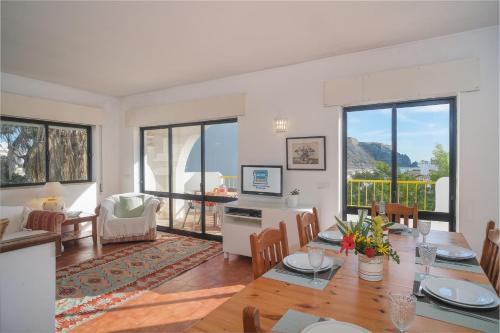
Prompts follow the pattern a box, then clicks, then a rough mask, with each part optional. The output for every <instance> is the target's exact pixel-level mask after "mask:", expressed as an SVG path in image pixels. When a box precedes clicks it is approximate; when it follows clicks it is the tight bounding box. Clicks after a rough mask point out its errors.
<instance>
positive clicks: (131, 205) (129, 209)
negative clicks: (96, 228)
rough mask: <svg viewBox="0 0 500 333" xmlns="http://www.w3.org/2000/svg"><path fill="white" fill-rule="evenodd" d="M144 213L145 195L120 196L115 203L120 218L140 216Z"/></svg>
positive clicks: (116, 212) (116, 213)
mask: <svg viewBox="0 0 500 333" xmlns="http://www.w3.org/2000/svg"><path fill="white" fill-rule="evenodd" d="M143 214H144V195H142V194H141V195H133V196H132V195H131V196H123V195H121V196H120V200H119V201H118V202H117V203H116V204H115V216H117V217H120V218H132V217H140V216H142V215H143Z"/></svg>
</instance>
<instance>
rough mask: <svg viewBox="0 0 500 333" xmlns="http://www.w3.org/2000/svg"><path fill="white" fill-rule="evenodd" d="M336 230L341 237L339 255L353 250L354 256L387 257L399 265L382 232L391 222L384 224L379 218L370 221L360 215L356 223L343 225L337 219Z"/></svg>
mask: <svg viewBox="0 0 500 333" xmlns="http://www.w3.org/2000/svg"><path fill="white" fill-rule="evenodd" d="M336 219H337V223H338V228H339V230H340V232H341V233H342V235H343V238H342V247H341V249H340V253H342V252H343V251H344V250H345V254H346V256H347V255H348V254H349V250H354V254H358V253H361V254H364V255H366V256H367V257H368V258H373V257H375V256H389V257H391V258H392V259H393V260H394V261H395V262H397V263H398V264H399V255H398V253H397V252H396V251H395V250H394V249H393V248H392V246H391V243H389V240H388V238H387V237H384V230H385V229H386V228H388V227H390V226H391V225H393V224H394V223H393V222H386V221H384V219H383V218H382V217H381V216H377V217H374V218H372V219H370V218H367V217H365V216H364V214H363V213H361V214H360V216H359V220H358V222H357V223H344V222H342V221H341V220H340V219H339V218H337V217H336Z"/></svg>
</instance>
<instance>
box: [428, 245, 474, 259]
mask: <svg viewBox="0 0 500 333" xmlns="http://www.w3.org/2000/svg"><path fill="white" fill-rule="evenodd" d="M436 256H438V257H440V258H446V259H451V260H466V259H472V258H475V257H476V252H474V251H472V250H469V249H466V248H464V247H460V246H455V245H439V246H438V249H437V251H436Z"/></svg>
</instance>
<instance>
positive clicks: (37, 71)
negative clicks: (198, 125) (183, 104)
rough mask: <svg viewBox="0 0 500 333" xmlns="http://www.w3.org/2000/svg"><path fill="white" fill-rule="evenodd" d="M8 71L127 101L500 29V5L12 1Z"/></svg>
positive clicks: (5, 36)
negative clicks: (137, 95)
mask: <svg viewBox="0 0 500 333" xmlns="http://www.w3.org/2000/svg"><path fill="white" fill-rule="evenodd" d="M1 12H2V22H1V24H2V26H1V27H2V31H1V33H2V41H1V42H2V45H1V46H2V48H1V55H2V61H1V70H2V72H6V73H11V74H17V75H21V76H26V77H30V78H35V79H39V80H44V81H49V82H53V83H58V84H63V85H66V86H70V87H75V88H81V89H85V90H88V91H93V92H97V93H101V94H105V95H113V96H125V95H130V94H135V93H139V92H144V91H151V90H157V89H161V88H168V87H172V86H177V85H183V84H188V83H193V82H199V81H205V80H210V79H215V78H221V77H224V76H229V75H234V74H240V73H245V72H251V71H256V70H261V69H265V68H270V67H277V66H282V65H288V64H293V63H299V62H304V61H308V60H313V59H318V58H323V57H328V56H333V55H339V54H345V53H350V52H355V51H361V50H367V49H372V48H377V47H382V46H388V45H394V44H398V43H402V42H408V41H413V40H419V39H425V38H430V37H435V36H440V35H446V34H451V33H456V32H460V31H465V30H470V29H475V28H480V27H485V26H491V25H497V24H498V2H496V1H492V2H479V1H470V2H469V1H466V2H464V1H458V2H426V1H420V2H408V1H406V2H402V1H399V2H374V1H368V2H352V1H351V2H225V3H223V2H90V1H89V2H71V1H65V2H5V1H2V4H1Z"/></svg>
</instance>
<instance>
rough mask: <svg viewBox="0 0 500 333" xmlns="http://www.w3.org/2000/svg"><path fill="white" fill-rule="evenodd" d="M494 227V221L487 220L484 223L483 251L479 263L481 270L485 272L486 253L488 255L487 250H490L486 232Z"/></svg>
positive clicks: (486, 263)
mask: <svg viewBox="0 0 500 333" xmlns="http://www.w3.org/2000/svg"><path fill="white" fill-rule="evenodd" d="M493 229H495V221H488V223H486V231H485V232H484V241H483V252H482V253H481V261H480V263H479V264H480V265H481V267H482V268H483V270H484V271H485V272H486V268H485V267H486V266H487V265H488V259H489V258H488V255H489V253H488V252H489V250H490V241H489V240H488V233H489V232H490V230H493Z"/></svg>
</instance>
